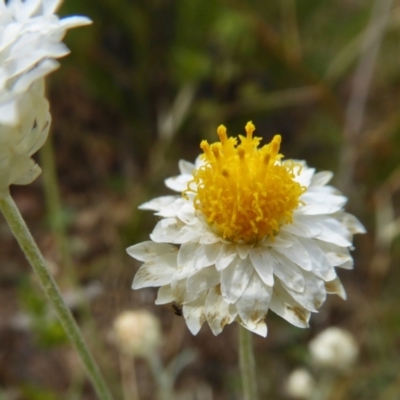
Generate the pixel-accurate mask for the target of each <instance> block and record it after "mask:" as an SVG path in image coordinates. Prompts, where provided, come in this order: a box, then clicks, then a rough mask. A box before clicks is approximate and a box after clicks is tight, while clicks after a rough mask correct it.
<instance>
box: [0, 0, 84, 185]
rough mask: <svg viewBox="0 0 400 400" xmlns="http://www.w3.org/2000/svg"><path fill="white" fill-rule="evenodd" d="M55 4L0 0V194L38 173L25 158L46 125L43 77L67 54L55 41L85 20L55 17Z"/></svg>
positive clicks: (38, 0)
mask: <svg viewBox="0 0 400 400" xmlns="http://www.w3.org/2000/svg"><path fill="white" fill-rule="evenodd" d="M60 4H61V0H25V1H24V0H8V1H5V0H0V191H3V190H7V188H8V186H9V185H10V184H27V183H30V182H32V181H33V180H34V179H35V178H36V177H37V176H38V175H39V173H40V168H39V167H38V166H37V165H36V164H35V163H34V161H33V160H32V159H31V158H30V157H31V156H32V154H33V153H35V152H36V151H37V150H38V149H39V148H40V147H41V146H42V145H43V144H44V142H45V140H46V138H47V133H48V130H49V126H50V120H51V118H50V113H49V104H48V102H47V99H46V97H45V93H44V79H43V78H44V76H45V75H47V74H48V73H50V72H51V71H53V70H54V69H55V68H57V66H58V63H57V62H56V61H55V59H56V58H59V57H62V56H64V55H66V54H68V52H69V50H68V48H67V47H66V46H65V45H64V43H62V42H61V40H62V39H63V37H64V35H65V33H66V31H67V30H68V29H69V28H73V27H78V26H82V25H87V24H89V23H90V22H91V21H90V20H89V19H88V18H86V17H78V16H72V17H67V18H63V19H59V18H58V16H57V15H54V12H55V11H56V9H57V8H58V7H59V5H60Z"/></svg>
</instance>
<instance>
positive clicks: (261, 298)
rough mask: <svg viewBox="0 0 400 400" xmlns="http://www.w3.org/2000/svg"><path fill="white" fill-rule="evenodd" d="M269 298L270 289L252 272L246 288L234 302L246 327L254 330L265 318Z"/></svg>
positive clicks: (270, 294)
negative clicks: (251, 327)
mask: <svg viewBox="0 0 400 400" xmlns="http://www.w3.org/2000/svg"><path fill="white" fill-rule="evenodd" d="M271 296H272V288H271V287H269V286H267V285H265V284H264V283H263V282H262V281H261V279H260V278H259V277H258V275H257V274H256V273H255V272H253V275H252V277H251V279H250V282H249V284H248V285H247V288H246V289H245V291H244V292H243V294H242V296H241V297H240V299H239V300H238V301H237V302H236V307H237V310H238V312H239V316H240V318H241V320H242V321H243V323H244V324H245V325H246V326H253V327H254V328H255V327H256V326H257V325H258V323H259V322H260V321H262V320H263V319H264V318H265V316H266V315H267V312H268V307H269V302H270V300H271Z"/></svg>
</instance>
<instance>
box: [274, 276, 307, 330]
mask: <svg viewBox="0 0 400 400" xmlns="http://www.w3.org/2000/svg"><path fill="white" fill-rule="evenodd" d="M269 308H270V310H272V311H273V312H274V313H275V314H278V315H279V316H280V317H282V318H284V319H286V321H288V322H290V323H291V324H292V325H294V326H297V327H299V328H308V321H309V319H310V315H311V313H310V312H309V311H307V310H306V309H305V308H304V307H302V306H301V305H300V304H299V303H297V302H296V301H295V300H293V298H292V297H291V296H289V294H288V293H287V292H286V290H285V289H284V288H283V287H282V286H281V285H280V284H279V281H276V284H275V285H274V292H273V295H272V298H271V301H270V303H269Z"/></svg>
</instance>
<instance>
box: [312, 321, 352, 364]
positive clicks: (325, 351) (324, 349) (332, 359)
mask: <svg viewBox="0 0 400 400" xmlns="http://www.w3.org/2000/svg"><path fill="white" fill-rule="evenodd" d="M309 347H310V353H311V357H312V361H313V362H314V364H315V365H316V366H317V367H325V368H329V369H331V370H336V371H346V370H348V369H349V368H350V367H351V366H352V365H353V364H354V363H355V361H356V360H357V357H358V352H359V348H358V345H357V342H356V340H355V338H354V336H353V335H352V334H351V333H350V332H348V331H345V330H344V329H341V328H338V327H331V328H328V329H326V330H324V331H323V332H321V333H320V334H319V335H318V336H317V337H315V338H314V339H313V340H312V341H311V342H310V345H309Z"/></svg>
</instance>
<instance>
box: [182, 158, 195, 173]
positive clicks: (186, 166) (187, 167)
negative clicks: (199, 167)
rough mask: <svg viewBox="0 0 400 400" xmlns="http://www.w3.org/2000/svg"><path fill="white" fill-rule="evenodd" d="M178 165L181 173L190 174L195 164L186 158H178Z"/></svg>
mask: <svg viewBox="0 0 400 400" xmlns="http://www.w3.org/2000/svg"><path fill="white" fill-rule="evenodd" d="M178 166H179V172H180V173H181V174H182V175H190V176H191V175H192V172H193V171H194V170H195V169H196V166H195V165H194V164H193V163H191V162H189V161H186V160H179V163H178Z"/></svg>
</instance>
